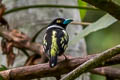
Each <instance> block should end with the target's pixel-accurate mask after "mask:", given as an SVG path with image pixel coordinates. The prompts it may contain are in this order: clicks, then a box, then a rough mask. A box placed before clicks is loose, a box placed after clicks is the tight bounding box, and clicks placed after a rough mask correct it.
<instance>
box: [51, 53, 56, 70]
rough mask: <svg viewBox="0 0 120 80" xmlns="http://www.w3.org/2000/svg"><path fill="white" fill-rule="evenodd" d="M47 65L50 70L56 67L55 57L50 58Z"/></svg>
mask: <svg viewBox="0 0 120 80" xmlns="http://www.w3.org/2000/svg"><path fill="white" fill-rule="evenodd" d="M49 64H50V67H51V68H53V67H55V66H56V64H57V55H55V56H50V60H49Z"/></svg>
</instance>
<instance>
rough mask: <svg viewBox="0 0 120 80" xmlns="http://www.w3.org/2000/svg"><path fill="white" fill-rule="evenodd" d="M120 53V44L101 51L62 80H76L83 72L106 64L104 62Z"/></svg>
mask: <svg viewBox="0 0 120 80" xmlns="http://www.w3.org/2000/svg"><path fill="white" fill-rule="evenodd" d="M119 53H120V45H117V46H115V47H113V48H110V49H108V50H106V51H104V52H102V53H100V54H99V55H97V56H95V57H94V58H92V59H90V60H88V61H86V62H85V63H83V64H82V65H80V66H79V67H77V68H76V69H74V70H73V71H71V72H70V73H69V74H67V75H65V76H64V77H63V78H62V79H60V80H74V79H75V78H77V77H78V76H80V75H81V74H82V73H85V72H88V71H90V70H91V69H94V68H96V67H99V66H101V65H104V62H105V61H106V60H108V59H110V58H112V57H113V56H115V55H118V54H119Z"/></svg>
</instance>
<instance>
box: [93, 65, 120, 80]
mask: <svg viewBox="0 0 120 80" xmlns="http://www.w3.org/2000/svg"><path fill="white" fill-rule="evenodd" d="M91 72H92V73H95V74H99V75H103V76H107V77H109V78H112V79H120V69H117V68H112V67H101V68H96V69H94V70H91Z"/></svg>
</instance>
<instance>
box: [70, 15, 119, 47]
mask: <svg viewBox="0 0 120 80" xmlns="http://www.w3.org/2000/svg"><path fill="white" fill-rule="evenodd" d="M116 21H117V19H115V18H114V17H112V16H111V15H109V14H106V15H104V16H103V17H102V18H100V19H99V20H97V21H96V22H94V23H92V24H90V25H89V26H88V27H86V28H85V29H84V30H83V31H81V32H80V33H79V34H78V35H77V36H75V37H74V38H73V40H71V41H70V45H72V44H76V43H77V42H78V41H80V39H81V38H83V37H85V36H87V35H88V34H90V33H91V32H95V31H98V30H101V29H104V28H107V27H109V26H110V25H111V24H113V23H115V22H116Z"/></svg>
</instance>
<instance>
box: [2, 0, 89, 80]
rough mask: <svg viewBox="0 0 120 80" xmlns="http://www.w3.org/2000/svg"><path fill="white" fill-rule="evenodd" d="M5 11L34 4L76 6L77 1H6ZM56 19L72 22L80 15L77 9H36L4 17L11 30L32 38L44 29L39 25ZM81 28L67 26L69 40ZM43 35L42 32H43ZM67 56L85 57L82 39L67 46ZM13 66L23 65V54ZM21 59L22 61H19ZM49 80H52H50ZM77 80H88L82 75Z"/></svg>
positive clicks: (24, 58)
mask: <svg viewBox="0 0 120 80" xmlns="http://www.w3.org/2000/svg"><path fill="white" fill-rule="evenodd" d="M4 3H5V4H6V6H7V9H10V8H15V7H19V6H27V5H35V4H58V5H60V4H64V5H77V4H78V3H77V0H69V1H66V0H6V1H5V2H4ZM57 17H63V18H71V19H73V20H74V21H81V20H80V13H79V10H77V9H63V8H59V9H58V8H37V9H29V10H24V11H20V12H16V13H12V14H9V15H7V16H6V19H7V20H8V22H9V24H10V26H11V27H12V28H17V29H19V30H21V31H22V32H24V33H26V34H28V35H29V36H30V37H33V36H34V34H35V33H36V32H37V31H38V30H40V29H41V28H43V27H45V26H46V24H41V23H42V22H44V21H48V20H53V19H55V18H57ZM81 30H82V27H81V26H80V25H69V26H68V27H67V31H68V33H69V35H70V40H72V39H73V38H74V36H76V35H77V34H78V33H79V32H80V31H81ZM43 33H44V32H43ZM43 33H42V34H40V35H39V37H38V38H37V42H41V41H42V38H43ZM67 52H68V53H69V55H72V56H85V55H86V44H85V41H84V39H81V40H80V41H79V42H78V43H77V44H74V45H69V48H68V49H67ZM18 55H19V56H18V57H17V58H16V62H15V64H14V66H20V65H23V64H22V63H24V62H25V60H26V57H25V56H24V55H23V54H18ZM21 57H22V59H21ZM42 80H50V78H46V79H45V78H44V79H42ZM51 80H53V79H52V78H51ZM77 80H89V76H88V74H83V75H82V76H81V77H80V78H78V79H77Z"/></svg>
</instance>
